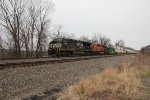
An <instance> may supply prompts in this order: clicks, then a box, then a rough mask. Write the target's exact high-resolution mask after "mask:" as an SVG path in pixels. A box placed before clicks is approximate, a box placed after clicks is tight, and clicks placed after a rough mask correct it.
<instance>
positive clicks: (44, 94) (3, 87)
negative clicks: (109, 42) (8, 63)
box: [0, 55, 133, 100]
mask: <svg viewBox="0 0 150 100" xmlns="http://www.w3.org/2000/svg"><path fill="white" fill-rule="evenodd" d="M132 58H133V55H122V56H114V57H106V58H97V59H89V60H82V61H75V62H65V63H54V64H43V65H35V66H31V67H16V68H10V69H4V70H0V100H22V99H24V100H42V99H46V100H51V99H50V98H51V97H52V96H53V94H54V93H56V92H58V91H60V90H64V88H66V87H68V86H70V85H72V84H74V83H77V82H78V81H79V80H80V79H87V78H88V77H90V76H92V75H95V74H97V73H100V72H102V71H103V69H105V66H110V67H115V66H116V65H120V64H121V63H122V62H127V61H129V60H131V59H132ZM30 60H31V61H32V59H30ZM33 61H34V60H33Z"/></svg>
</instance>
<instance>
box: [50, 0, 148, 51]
mask: <svg viewBox="0 0 150 100" xmlns="http://www.w3.org/2000/svg"><path fill="white" fill-rule="evenodd" d="M53 2H54V4H55V8H56V12H55V13H54V14H53V16H52V23H53V24H62V25H64V28H63V30H64V31H65V32H68V33H75V34H76V36H77V37H80V36H81V35H87V36H89V37H92V36H93V33H101V34H103V35H105V36H107V37H109V38H111V40H112V43H114V42H115V41H116V40H119V39H123V40H124V41H125V43H126V46H129V47H133V48H136V49H140V48H141V47H142V46H145V45H148V44H150V0H53Z"/></svg>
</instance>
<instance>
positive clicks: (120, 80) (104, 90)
mask: <svg viewBox="0 0 150 100" xmlns="http://www.w3.org/2000/svg"><path fill="white" fill-rule="evenodd" d="M149 55H150V54H144V55H143V54H142V55H138V56H137V57H136V58H134V59H133V61H131V62H128V63H124V64H122V66H120V67H118V69H111V68H108V69H105V70H104V71H103V72H102V73H100V74H97V75H94V76H92V77H90V78H89V79H87V80H81V81H80V82H78V83H76V84H75V85H73V86H70V87H68V88H67V89H66V90H64V91H63V92H62V93H59V95H58V96H59V97H58V100H141V99H142V100H143V99H145V100H147V99H148V98H149V94H150V66H149V65H150V56H149Z"/></svg>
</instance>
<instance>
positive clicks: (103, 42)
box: [92, 33, 111, 46]
mask: <svg viewBox="0 0 150 100" xmlns="http://www.w3.org/2000/svg"><path fill="white" fill-rule="evenodd" d="M92 41H93V42H98V43H99V44H101V45H104V46H109V45H110V44H111V40H110V39H109V38H107V37H106V36H104V35H101V34H99V33H96V34H95V35H94V37H93V39H92Z"/></svg>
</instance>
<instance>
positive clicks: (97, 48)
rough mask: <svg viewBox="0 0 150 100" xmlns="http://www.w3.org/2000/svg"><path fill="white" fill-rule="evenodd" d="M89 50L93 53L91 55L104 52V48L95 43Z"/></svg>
mask: <svg viewBox="0 0 150 100" xmlns="http://www.w3.org/2000/svg"><path fill="white" fill-rule="evenodd" d="M90 49H91V51H92V52H93V54H104V53H105V51H106V47H104V46H103V45H100V44H96V43H93V44H91V45H90Z"/></svg>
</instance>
